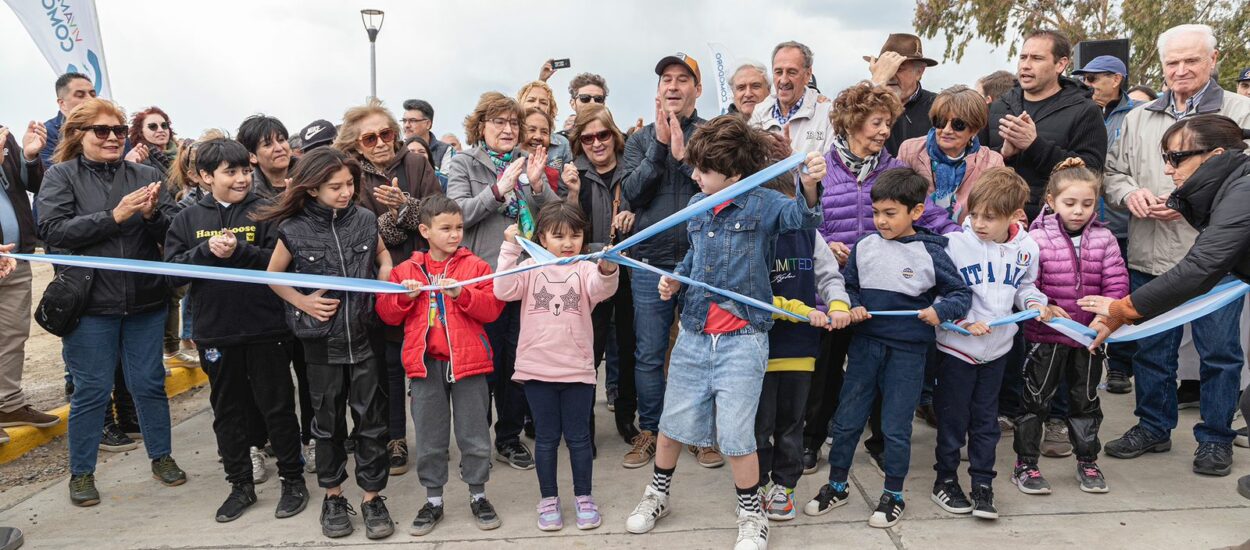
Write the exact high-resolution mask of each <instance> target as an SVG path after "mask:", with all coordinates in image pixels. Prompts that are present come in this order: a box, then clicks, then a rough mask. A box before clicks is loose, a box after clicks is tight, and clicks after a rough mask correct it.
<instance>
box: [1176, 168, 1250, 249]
mask: <svg viewBox="0 0 1250 550" xmlns="http://www.w3.org/2000/svg"><path fill="white" fill-rule="evenodd" d="M1247 174H1250V156H1246V154H1245V151H1239V150H1230V151H1225V152H1224V153H1223V154H1221V155H1218V156H1214V157H1211V158H1210V159H1207V161H1206V162H1204V163H1202V166H1199V167H1198V169H1197V170H1196V171H1194V173H1193V174H1192V175H1190V176H1189V179H1188V180H1187V181H1186V182H1185V184H1184V185H1182V186H1181V187H1180V188H1179V189H1177V190H1176V192H1174V193H1172V196H1171V197H1169V198H1168V207H1169V208H1171V209H1173V210H1176V211H1177V212H1180V213H1181V215H1182V216H1184V217H1185V220H1186V221H1188V222H1189V225H1192V226H1194V228H1195V229H1199V230H1201V229H1203V228H1204V227H1206V226H1207V223H1208V222H1209V221H1210V219H1211V209H1212V208H1214V207H1215V204H1214V203H1215V196H1216V195H1217V194H1219V192H1220V189H1223V187H1224V186H1225V185H1226V184H1228V183H1230V182H1232V181H1234V180H1236V179H1238V178H1242V177H1245V176H1246V175H1247Z"/></svg>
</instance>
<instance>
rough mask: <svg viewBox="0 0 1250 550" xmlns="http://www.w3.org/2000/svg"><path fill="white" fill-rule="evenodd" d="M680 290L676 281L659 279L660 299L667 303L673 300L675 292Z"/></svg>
mask: <svg viewBox="0 0 1250 550" xmlns="http://www.w3.org/2000/svg"><path fill="white" fill-rule="evenodd" d="M678 290H681V283H680V282H678V281H677V279H673V278H671V277H660V299H661V300H664V301H666V302H667V301H669V300H670V299H672V298H673V295H674V294H677V291H678Z"/></svg>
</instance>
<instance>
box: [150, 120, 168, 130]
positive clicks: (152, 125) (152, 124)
mask: <svg viewBox="0 0 1250 550" xmlns="http://www.w3.org/2000/svg"><path fill="white" fill-rule="evenodd" d="M157 128H160V129H161V130H168V129H169V123H168V122H162V123H160V124H157V123H155V122H149V123H148V131H149V132H155V131H156V129H157Z"/></svg>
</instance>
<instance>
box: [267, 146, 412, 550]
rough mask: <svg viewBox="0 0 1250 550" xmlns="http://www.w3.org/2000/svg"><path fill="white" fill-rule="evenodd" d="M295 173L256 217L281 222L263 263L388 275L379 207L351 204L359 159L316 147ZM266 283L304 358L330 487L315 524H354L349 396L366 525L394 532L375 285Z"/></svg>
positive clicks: (330, 528)
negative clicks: (348, 486) (386, 495)
mask: <svg viewBox="0 0 1250 550" xmlns="http://www.w3.org/2000/svg"><path fill="white" fill-rule="evenodd" d="M291 180H292V181H291V183H290V185H288V187H287V191H286V193H283V194H282V196H281V198H280V202H278V203H277V204H275V205H274V206H273V207H272V208H269V209H265V210H262V211H261V212H260V213H259V216H257V221H274V222H279V225H278V244H277V246H276V247H275V248H274V252H273V257H272V259H271V260H270V262H269V271H275V272H285V271H288V270H289V271H294V272H296V273H310V274H315V275H332V276H338V277H355V278H361V279H375V278H376V279H381V280H388V279H389V278H390V271H391V257H390V254H389V253H388V252H387V251H386V245H385V244H384V243H383V242H382V239H381V238H380V237H379V236H378V222H377V217H376V216H374V214H373V213H372V212H370V211H369V210H368V209H365V208H363V207H360V206H357V204H356V198H357V196H356V188H357V187H356V184H357V182H358V181H360V166H359V164H358V163H357V162H356V161H355V160H353V159H352V158H350V157H348V156H347V155H345V154H343V153H342V152H340V151H338V150H336V149H332V148H329V147H321V148H318V149H316V150H314V151H312V152H310V153H308V154H307V155H304V157H303V158H301V159H300V163H299V164H298V165H297V166H296V168H295V172H294V173H293V174H292V178H291ZM271 288H273V290H274V292H276V293H277V294H278V296H279V297H281V298H282V299H283V300H286V302H287V304H288V305H287V307H286V317H287V324H288V325H289V326H290V327H291V330H292V331H293V332H294V333H295V336H296V337H298V338H299V339H300V342H301V343H302V344H303V347H304V355H305V357H306V359H307V361H308V383H309V386H310V388H309V390H310V393H311V394H312V404H313V425H312V433H313V437H315V438H316V440H317V483H318V484H319V485H320V486H321V487H324V488H325V489H326V496H325V501H324V502H323V503H322V506H321V531H322V533H324V534H325V535H326V536H327V537H331V538H336V537H343V536H347V535H349V534H351V532H352V530H353V528H352V523H351V518H350V516H351V515H355V510H353V509H352V507H351V505H350V504H348V502H347V499H346V498H344V497H343V490H342V484H343V481H345V480H346V479H347V471H346V465H347V451H346V449H345V447H344V442H345V441H346V440H347V417H346V409H345V407H346V406H350V407H351V411H352V417H353V419H354V420H355V424H356V429H357V433H356V436H355V439H356V450H355V456H356V484H357V485H359V486H360V488H361V489H363V490H364V492H365V494H364V501H363V502H362V504H361V509H362V510H363V512H364V523H365V531H366V535H367V536H368V537H369V538H371V539H379V538H384V537H387V536H390V535H391V533H392V532H393V531H394V524H393V523H392V522H391V517H390V513H389V512H388V511H387V509H386V504H385V503H383V501H382V498H380V495H378V492H379V491H381V490H382V489H384V488H385V487H386V481H387V477H388V464H387V462H388V460H387V453H386V442H387V414H388V407H387V396H386V391H385V390H384V387H383V383H384V379H383V371H382V366H381V361H380V359H381V358H380V357H377V356H376V355H375V354H374V353H373V346H372V342H371V340H372V339H373V338H375V336H377V335H378V333H377V330H376V329H377V327H378V326H379V324H378V323H377V322H376V321H375V319H376V315H375V313H374V311H373V295H372V294H369V293H359V292H339V291H331V292H327V291H326V290H324V289H323V290H318V291H316V292H312V293H309V294H305V293H304V292H302V291H300V290H296V289H295V288H292V287H289V286H278V285H271Z"/></svg>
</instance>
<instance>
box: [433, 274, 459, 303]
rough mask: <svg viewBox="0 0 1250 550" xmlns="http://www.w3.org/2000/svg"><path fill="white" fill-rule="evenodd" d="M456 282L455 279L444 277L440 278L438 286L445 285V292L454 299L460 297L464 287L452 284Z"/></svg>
mask: <svg viewBox="0 0 1250 550" xmlns="http://www.w3.org/2000/svg"><path fill="white" fill-rule="evenodd" d="M454 284H456V280H455V279H448V278H444V279H439V281H438V286H441V287H443V294H446V295H447V296H449V297H451V299H452V300H455V299H456V298H459V297H460V291H461V290H462V289H463V287H458V286H451V285H454Z"/></svg>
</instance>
